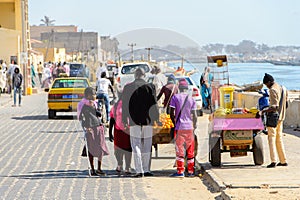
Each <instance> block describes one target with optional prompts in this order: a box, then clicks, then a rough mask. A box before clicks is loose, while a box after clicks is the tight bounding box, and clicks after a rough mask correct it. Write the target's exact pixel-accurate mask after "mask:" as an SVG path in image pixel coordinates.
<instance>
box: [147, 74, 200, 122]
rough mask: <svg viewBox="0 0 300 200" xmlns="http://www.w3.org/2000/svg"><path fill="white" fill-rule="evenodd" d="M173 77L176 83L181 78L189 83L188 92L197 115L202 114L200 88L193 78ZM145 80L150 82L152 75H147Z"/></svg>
mask: <svg viewBox="0 0 300 200" xmlns="http://www.w3.org/2000/svg"><path fill="white" fill-rule="evenodd" d="M166 76H168V75H166ZM175 78H176V81H177V83H178V81H179V80H180V79H182V78H184V79H185V80H186V81H187V83H188V85H189V89H188V93H189V95H190V96H192V97H193V98H194V100H195V101H196V105H197V115H198V116H203V110H202V97H201V92H200V89H199V88H198V87H197V85H196V83H195V82H194V81H193V79H192V78H191V77H190V76H175ZM147 81H148V82H149V83H152V82H153V76H150V77H148V79H147Z"/></svg>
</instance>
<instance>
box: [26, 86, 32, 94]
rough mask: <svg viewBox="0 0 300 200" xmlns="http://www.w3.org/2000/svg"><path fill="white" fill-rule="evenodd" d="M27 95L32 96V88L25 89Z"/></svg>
mask: <svg viewBox="0 0 300 200" xmlns="http://www.w3.org/2000/svg"><path fill="white" fill-rule="evenodd" d="M27 95H32V88H31V87H28V88H27Z"/></svg>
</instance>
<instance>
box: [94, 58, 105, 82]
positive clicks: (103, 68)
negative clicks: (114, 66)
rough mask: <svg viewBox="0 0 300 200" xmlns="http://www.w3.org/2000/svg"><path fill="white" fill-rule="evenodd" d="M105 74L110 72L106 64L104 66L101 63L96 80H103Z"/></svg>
mask: <svg viewBox="0 0 300 200" xmlns="http://www.w3.org/2000/svg"><path fill="white" fill-rule="evenodd" d="M103 72H105V73H106V74H108V70H107V67H106V65H105V64H103V63H102V62H100V63H99V66H98V68H97V71H96V79H97V80H100V79H101V74H102V73H103Z"/></svg>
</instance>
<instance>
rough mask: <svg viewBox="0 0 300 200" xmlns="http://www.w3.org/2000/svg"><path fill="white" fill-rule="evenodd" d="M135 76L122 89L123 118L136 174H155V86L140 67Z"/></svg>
mask: <svg viewBox="0 0 300 200" xmlns="http://www.w3.org/2000/svg"><path fill="white" fill-rule="evenodd" d="M134 76H135V80H134V81H133V82H131V83H129V84H127V85H125V87H124V90H123V95H124V96H123V104H122V111H123V112H122V121H123V123H124V125H125V126H128V125H129V126H130V143H131V147H132V151H133V158H134V163H135V169H136V172H137V174H136V175H135V177H143V176H153V174H152V173H151V172H150V156H151V146H152V134H153V129H152V126H153V124H154V121H157V120H158V118H159V112H158V106H157V101H156V92H155V87H154V85H153V84H152V83H147V82H146V81H145V80H144V78H145V72H144V70H143V69H140V68H138V69H137V70H136V71H135V74H134Z"/></svg>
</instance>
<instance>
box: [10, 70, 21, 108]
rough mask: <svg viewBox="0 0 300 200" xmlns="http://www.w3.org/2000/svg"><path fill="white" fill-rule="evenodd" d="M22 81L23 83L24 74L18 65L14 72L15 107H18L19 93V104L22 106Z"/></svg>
mask: <svg viewBox="0 0 300 200" xmlns="http://www.w3.org/2000/svg"><path fill="white" fill-rule="evenodd" d="M22 83H23V76H22V74H21V73H20V69H19V68H18V67H16V68H15V69H14V74H13V78H12V85H13V89H14V104H13V105H12V106H13V107H16V105H17V94H18V96H19V106H21V102H22Z"/></svg>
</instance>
